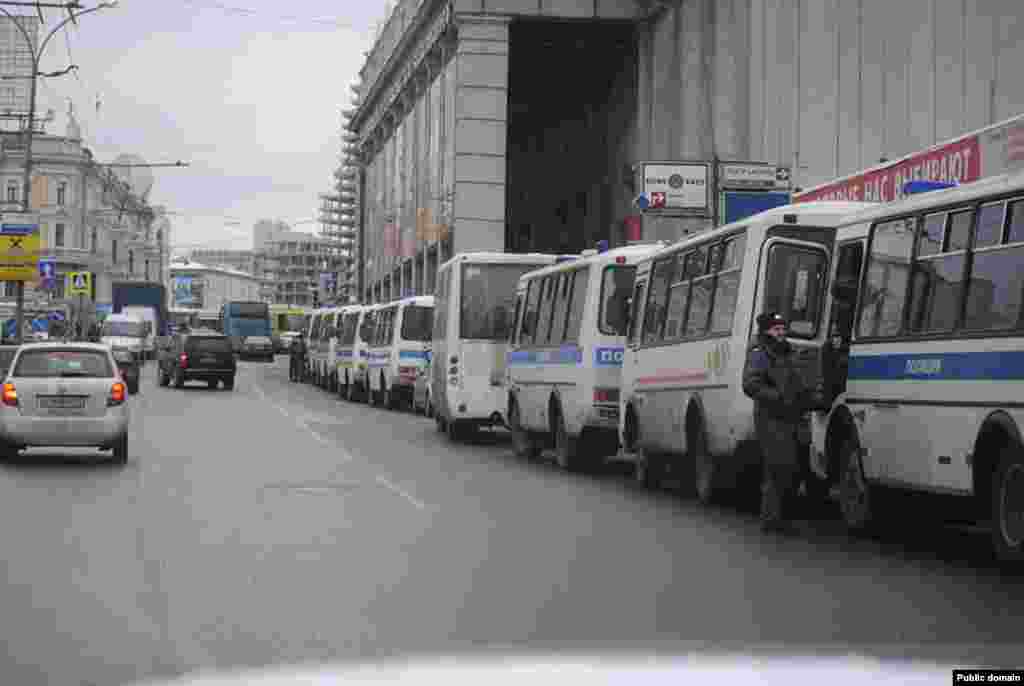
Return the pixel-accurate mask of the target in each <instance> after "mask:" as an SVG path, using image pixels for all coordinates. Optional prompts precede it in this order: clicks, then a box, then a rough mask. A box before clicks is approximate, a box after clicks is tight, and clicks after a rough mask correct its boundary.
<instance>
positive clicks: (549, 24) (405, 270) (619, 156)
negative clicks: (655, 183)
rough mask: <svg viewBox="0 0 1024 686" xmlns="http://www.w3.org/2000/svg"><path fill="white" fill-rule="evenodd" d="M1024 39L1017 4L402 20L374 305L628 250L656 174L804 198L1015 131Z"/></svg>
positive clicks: (418, 3) (379, 180) (606, 9)
mask: <svg viewBox="0 0 1024 686" xmlns="http://www.w3.org/2000/svg"><path fill="white" fill-rule="evenodd" d="M1022 24H1024V5H1021V4H1020V3H1018V2H1013V1H1011V0H906V1H901V2H899V3H890V2H885V0H849V1H847V0H842V1H841V2H840V1H839V0H813V1H812V0H651V1H645V0H452V1H450V2H449V1H442V0H402V1H401V2H399V3H398V6H397V7H396V8H395V10H394V11H393V12H392V14H391V16H390V17H389V18H388V20H387V23H386V25H385V26H384V28H383V31H382V32H381V35H380V37H379V38H378V40H377V42H376V44H375V45H374V47H373V49H372V50H371V51H370V52H369V55H368V57H367V61H366V64H365V65H364V67H363V69H362V70H361V72H360V76H361V80H362V83H361V84H360V86H359V88H360V97H359V102H358V104H357V106H356V107H355V108H354V112H353V114H352V116H351V118H350V123H349V127H350V130H351V131H353V132H354V133H355V134H356V135H357V136H358V147H359V149H360V163H361V170H360V178H359V185H360V198H361V211H360V217H359V219H360V224H359V226H360V238H359V240H358V243H359V248H360V253H361V262H360V267H361V269H362V271H363V279H362V280H361V281H362V282H363V283H364V284H365V288H364V291H363V293H362V296H363V299H364V300H366V301H379V300H386V299H389V298H392V297H395V296H397V295H399V294H402V293H409V292H430V291H432V289H433V274H434V272H435V271H436V267H437V265H438V264H439V263H440V262H442V261H443V260H444V259H446V258H447V257H448V256H450V255H451V254H454V253H456V252H464V251H468V250H514V251H525V250H538V249H539V250H544V251H555V250H566V249H568V250H579V249H582V248H585V247H591V246H592V244H593V242H595V241H596V240H598V239H602V238H604V239H609V240H610V241H611V242H612V243H613V244H616V243H621V242H622V241H624V240H625V232H624V229H623V222H624V220H625V219H626V218H627V217H629V216H631V215H635V214H638V210H637V209H636V208H635V206H634V199H635V197H636V194H637V192H638V189H637V188H636V179H635V173H634V170H635V167H636V165H637V164H639V163H641V162H644V161H684V160H694V161H709V162H714V161H717V160H727V161H729V160H744V161H760V162H766V163H771V164H781V165H788V166H791V167H792V175H793V181H794V185H795V186H796V187H807V186H811V185H814V184H817V183H821V182H823V181H827V180H829V179H832V178H835V177H838V176H841V175H844V174H848V173H851V172H853V171H856V170H858V169H861V168H864V167H867V166H871V165H872V164H875V163H877V162H878V161H879V159H881V158H887V159H893V158H896V157H899V156H901V155H904V154H907V153H909V152H912V151H914V150H919V149H923V148H925V147H928V146H929V145H932V144H934V143H936V142H939V141H942V140H944V139H948V138H951V137H953V136H956V135H958V134H961V133H964V132H966V131H970V130H974V129H978V128H981V127H983V126H986V125H988V124H991V123H993V122H996V121H1000V120H1002V119H1006V118H1009V117H1011V116H1013V115H1016V114H1018V113H1020V112H1022V111H1024V72H1022V71H1021V70H1019V69H1016V68H1015V65H1019V64H1021V63H1022V62H1024V42H1022V41H1020V40H1019V35H1018V34H1019V28H1020V26H1021V25H1022ZM712 221H713V219H712V218H710V217H682V216H665V215H662V216H659V217H655V216H653V215H649V216H646V217H645V218H644V221H643V234H644V236H643V237H644V238H645V239H647V238H665V239H675V238H678V237H680V236H681V235H683V234H684V233H686V232H687V231H690V230H695V229H701V228H706V227H707V226H708V225H710V223H711V222H712Z"/></svg>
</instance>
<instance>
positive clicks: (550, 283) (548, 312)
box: [536, 274, 558, 345]
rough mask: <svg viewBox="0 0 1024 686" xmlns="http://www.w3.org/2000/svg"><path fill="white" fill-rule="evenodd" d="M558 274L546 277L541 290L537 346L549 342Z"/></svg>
mask: <svg viewBox="0 0 1024 686" xmlns="http://www.w3.org/2000/svg"><path fill="white" fill-rule="evenodd" d="M557 278H558V274H552V275H550V276H545V277H544V281H543V286H541V289H540V316H539V317H538V320H537V338H536V343H537V345H545V344H547V343H548V342H549V339H550V334H551V316H552V314H554V307H555V285H556V279H557Z"/></svg>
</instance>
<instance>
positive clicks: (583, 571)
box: [0, 358, 1024, 686]
mask: <svg viewBox="0 0 1024 686" xmlns="http://www.w3.org/2000/svg"><path fill="white" fill-rule="evenodd" d="M132 403H133V419H132V430H131V434H130V441H129V451H130V460H129V464H128V466H127V467H123V468H118V467H111V466H109V465H106V464H103V463H100V462H95V461H94V460H93V459H92V458H90V456H89V455H90V454H89V453H88V452H87V451H78V452H75V453H74V454H70V455H67V454H59V453H54V452H52V451H46V450H44V451H31V452H30V453H29V454H28V455H27V456H23V457H21V458H19V459H18V460H17V461H16V462H14V463H9V464H6V465H3V466H0V541H2V545H3V549H4V551H3V552H4V554H3V565H4V574H2V575H0V643H2V644H3V645H4V646H5V647H6V650H5V651H4V652H3V653H0V675H2V677H0V682H2V683H4V684H18V685H23V686H29V685H34V684H47V685H51V684H52V685H57V686H60V685H64V684H74V685H78V684H95V685H100V684H102V685H104V686H107V685H109V684H119V683H126V682H131V681H133V680H137V679H142V678H145V677H151V676H154V675H164V674H166V675H175V674H180V673H183V672H188V671H191V670H195V669H198V668H233V667H243V666H259V665H268V664H280V663H284V662H310V661H312V662H321V661H327V660H332V661H333V660H348V659H368V658H377V657H381V656H390V655H395V654H411V653H417V654H422V653H431V654H432V653H441V652H444V653H454V652H459V653H462V652H473V651H479V650H484V649H489V650H497V651H508V652H512V651H515V652H521V651H523V650H529V651H537V652H551V651H556V650H563V649H576V650H581V651H586V652H600V653H608V652H610V651H616V652H619V651H636V650H657V651H661V652H666V651H668V652H682V651H686V650H690V649H695V648H696V649H701V650H712V649H716V648H729V647H732V648H736V647H739V649H740V650H749V651H753V650H762V649H772V648H778V649H781V650H783V651H788V652H792V653H794V654H797V653H810V652H820V651H823V650H827V651H839V652H846V651H862V652H866V653H869V654H877V655H891V656H893V657H904V656H921V657H928V658H939V659H943V660H947V661H953V662H960V663H963V664H968V663H970V664H983V663H987V664H993V665H994V664H1006V663H1012V662H1015V661H1016V662H1019V661H1020V655H1024V632H1022V630H1021V623H1020V621H1021V617H1024V593H1022V591H1024V578H1021V577H1018V576H1013V575H1011V574H1008V573H1006V572H1003V571H1000V570H999V569H998V568H997V567H996V566H995V565H994V564H993V563H991V562H990V558H989V554H988V553H987V542H986V538H985V536H984V534H981V533H978V532H972V531H960V530H954V529H948V528H938V527H932V528H924V529H917V530H914V531H911V532H909V533H908V532H900V533H893V534H892V535H891V536H887V537H886V538H885V539H883V540H864V541H850V540H848V539H847V538H846V537H845V535H844V534H843V533H842V531H841V529H840V527H839V525H838V524H837V523H836V522H834V521H815V522H808V523H805V524H804V525H803V527H802V533H801V535H799V536H796V537H792V538H777V537H767V536H764V535H762V534H761V533H760V532H759V530H758V526H757V522H756V519H755V518H754V517H753V516H752V515H750V514H746V513H741V512H738V511H735V510H730V509H728V508H722V509H715V510H704V509H701V508H700V507H698V506H697V505H696V504H695V503H693V502H690V501H687V500H683V499H680V498H679V497H677V496H674V495H672V494H668V493H662V494H652V493H649V492H645V491H643V490H641V489H640V488H638V487H636V486H635V485H634V484H633V483H632V482H631V481H630V480H629V479H628V478H627V477H625V476H623V475H621V474H616V473H614V470H611V471H609V472H608V473H605V474H602V475H597V476H571V475H566V474H563V473H561V472H559V471H558V470H557V469H556V468H555V467H553V466H550V465H547V464H542V463H541V464H538V463H527V462H525V461H521V460H517V459H516V458H515V457H514V456H513V454H512V452H511V449H510V446H509V443H508V441H507V440H506V437H505V436H503V435H500V434H491V435H483V436H481V437H480V438H479V439H477V440H476V441H475V442H474V443H473V444H470V445H453V444H450V443H449V442H448V441H447V439H446V438H445V437H444V436H442V435H441V434H439V433H437V432H436V431H435V429H434V424H433V422H432V421H430V420H427V419H424V418H422V417H416V416H413V415H409V414H399V413H392V412H388V411H386V410H380V409H374V408H369V407H366V406H363V405H353V404H350V403H347V402H344V401H339V400H338V399H336V398H335V397H332V396H328V395H327V394H326V393H324V392H323V391H320V390H319V389H316V388H313V387H311V386H301V385H297V384H290V383H288V381H287V361H286V360H285V359H284V358H279V359H278V361H277V363H275V364H274V365H269V364H260V363H243V365H242V367H241V371H240V375H239V380H238V384H237V386H236V389H235V391H233V392H228V391H224V390H217V391H209V390H207V389H206V388H205V386H202V385H196V386H195V387H187V388H186V389H184V390H175V389H165V388H158V387H156V385H155V371H154V369H153V368H152V366H150V367H149V368H147V370H146V374H145V378H144V381H143V387H142V392H141V394H140V395H139V396H136V397H134V398H133V399H132ZM1018 666H1019V665H1018Z"/></svg>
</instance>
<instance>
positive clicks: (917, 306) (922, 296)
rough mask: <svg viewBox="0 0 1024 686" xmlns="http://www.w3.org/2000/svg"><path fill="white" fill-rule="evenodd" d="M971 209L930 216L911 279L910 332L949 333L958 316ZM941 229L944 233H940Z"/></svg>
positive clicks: (971, 217)
mask: <svg viewBox="0 0 1024 686" xmlns="http://www.w3.org/2000/svg"><path fill="white" fill-rule="evenodd" d="M973 214H974V212H973V210H968V211H966V212H957V213H954V214H949V215H946V214H938V215H930V216H929V217H928V218H927V219H925V222H924V230H923V231H922V232H921V235H920V236H919V239H918V255H917V257H916V258H915V259H914V264H913V268H912V270H911V273H912V275H913V276H911V279H910V331H911V332H914V333H933V332H938V331H951V330H952V329H953V327H955V326H956V323H957V319H958V318H959V316H960V299H961V297H960V296H961V294H962V291H963V287H964V277H965V276H966V274H965V270H966V267H967V252H966V248H967V237H968V233H969V231H970V227H971V221H972V219H973ZM943 226H944V227H945V231H943Z"/></svg>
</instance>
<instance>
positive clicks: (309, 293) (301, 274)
mask: <svg viewBox="0 0 1024 686" xmlns="http://www.w3.org/2000/svg"><path fill="white" fill-rule="evenodd" d="M267 254H268V255H269V256H270V257H271V258H272V259H273V271H272V282H273V286H274V293H273V300H272V302H274V303H279V304H290V305H301V306H307V307H311V306H312V305H313V303H314V300H316V301H318V302H320V303H327V302H330V301H332V300H333V299H334V297H335V295H336V294H335V293H330V292H325V291H323V290H321V289H320V274H321V273H324V272H330V273H335V274H337V273H338V272H340V271H341V270H342V268H343V265H344V264H346V259H345V257H344V255H343V254H342V252H341V249H340V248H339V247H338V244H337V242H336V241H333V240H330V239H328V238H324V237H321V236H315V235H312V234H308V233H304V232H302V231H286V232H285V231H282V232H276V233H275V234H274V236H273V238H272V239H271V240H270V242H269V243H268V245H267ZM314 294H315V295H314Z"/></svg>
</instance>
